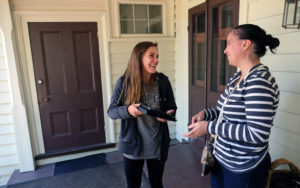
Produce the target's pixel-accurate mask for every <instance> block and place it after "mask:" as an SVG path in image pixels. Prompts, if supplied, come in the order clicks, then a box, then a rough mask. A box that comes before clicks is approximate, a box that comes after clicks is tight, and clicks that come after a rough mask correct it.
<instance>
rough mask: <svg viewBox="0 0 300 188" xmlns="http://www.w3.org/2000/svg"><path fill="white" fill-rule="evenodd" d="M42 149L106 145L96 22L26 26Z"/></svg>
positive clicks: (55, 149) (57, 149)
mask: <svg viewBox="0 0 300 188" xmlns="http://www.w3.org/2000/svg"><path fill="white" fill-rule="evenodd" d="M28 26H29V33H30V41H31V48H32V57H33V65H34V72H35V80H36V87H37V88H36V89H37V95H38V101H39V109H40V115H41V123H42V132H43V138H44V144H45V151H46V153H48V152H53V151H59V150H68V149H70V150H71V148H75V147H77V148H78V147H83V146H88V145H94V144H100V143H105V133H104V114H103V101H102V86H101V75H100V58H99V48H98V39H97V23H36V22H35V23H29V24H28Z"/></svg>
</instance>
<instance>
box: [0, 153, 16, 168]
mask: <svg viewBox="0 0 300 188" xmlns="http://www.w3.org/2000/svg"><path fill="white" fill-rule="evenodd" d="M18 163H19V159H18V156H17V155H7V156H2V157H0V166H10V165H16V164H18Z"/></svg>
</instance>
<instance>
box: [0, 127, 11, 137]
mask: <svg viewBox="0 0 300 188" xmlns="http://www.w3.org/2000/svg"><path fill="white" fill-rule="evenodd" d="M13 133H14V128H13V126H12V125H11V124H7V125H0V136H1V135H6V134H13Z"/></svg>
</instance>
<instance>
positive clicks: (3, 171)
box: [0, 165, 18, 185]
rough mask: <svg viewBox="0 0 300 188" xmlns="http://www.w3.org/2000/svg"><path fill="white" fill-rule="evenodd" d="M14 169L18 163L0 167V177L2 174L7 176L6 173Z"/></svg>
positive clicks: (10, 172) (8, 173)
mask: <svg viewBox="0 0 300 188" xmlns="http://www.w3.org/2000/svg"><path fill="white" fill-rule="evenodd" d="M15 169H18V165H11V166H3V167H0V177H1V178H2V177H3V176H7V175H8V176H10V175H11V174H12V173H13V172H14V170H15ZM0 185H1V184H0Z"/></svg>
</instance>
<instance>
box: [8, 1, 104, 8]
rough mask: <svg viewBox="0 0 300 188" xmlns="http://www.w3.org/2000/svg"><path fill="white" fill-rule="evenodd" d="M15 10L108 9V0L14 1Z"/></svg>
mask: <svg viewBox="0 0 300 188" xmlns="http://www.w3.org/2000/svg"><path fill="white" fill-rule="evenodd" d="M12 2H13V6H12V7H13V10H14V11H47V10H49V11H53V10H55V11H59V10H62V11H71V10H76V11H80V10H81V11H82V10H94V11H96V10H102V11H103V10H107V5H106V2H107V1H103V0H100V1H99V0H97V1H96V0H84V1H82V0H63V1H62V0H52V1H40V0H22V1H12Z"/></svg>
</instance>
